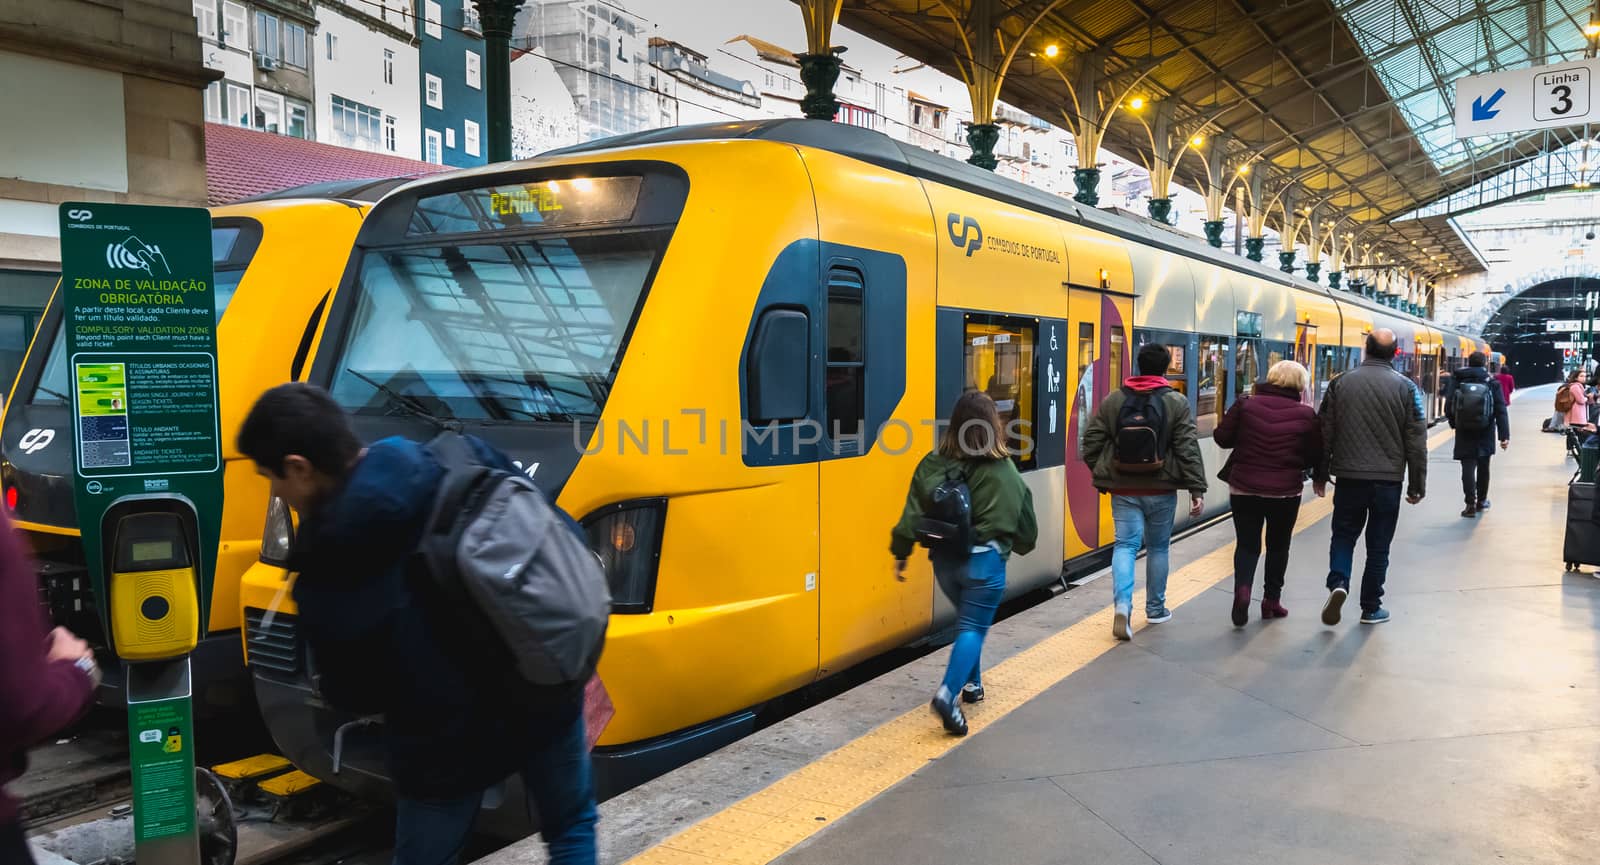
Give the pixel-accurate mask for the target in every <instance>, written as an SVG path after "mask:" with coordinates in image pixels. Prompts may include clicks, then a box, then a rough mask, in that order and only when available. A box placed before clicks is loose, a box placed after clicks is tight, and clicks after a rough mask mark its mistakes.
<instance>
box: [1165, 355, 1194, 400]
mask: <svg viewBox="0 0 1600 865" xmlns="http://www.w3.org/2000/svg"><path fill="white" fill-rule="evenodd" d="M1188 350H1189V346H1187V345H1184V344H1181V343H1174V342H1169V343H1167V351H1169V352H1171V353H1172V360H1171V361H1169V362H1168V363H1167V383H1168V384H1171V385H1172V389H1173V390H1175V391H1177V392H1178V393H1181V394H1183V395H1184V396H1188V395H1189V375H1188V373H1187V372H1186V371H1185V370H1184V359H1185V352H1187V351H1188Z"/></svg>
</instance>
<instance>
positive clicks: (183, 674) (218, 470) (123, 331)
mask: <svg viewBox="0 0 1600 865" xmlns="http://www.w3.org/2000/svg"><path fill="white" fill-rule="evenodd" d="M211 261H212V258H211V215H210V213H208V212H207V211H205V210H203V209H199V208H184V207H145V206H139V205H118V204H98V203H78V202H69V203H67V204H63V205H61V293H62V297H63V300H64V303H63V307H64V310H65V313H66V336H67V344H66V350H67V363H68V365H69V367H70V369H71V375H72V379H73V385H72V403H73V424H72V436H73V444H74V463H75V471H74V472H73V481H74V483H73V503H74V505H75V507H76V511H77V517H78V526H79V529H80V530H81V531H82V535H83V549H84V561H85V564H86V565H87V566H88V570H89V576H90V580H91V582H92V585H93V587H94V595H95V598H96V599H97V600H98V602H99V606H100V610H99V612H100V616H101V620H102V621H103V622H105V623H106V625H107V628H106V630H107V632H108V633H109V634H110V635H111V645H112V648H113V649H114V650H116V652H117V654H118V655H119V656H121V657H123V658H125V659H129V658H138V659H140V662H139V663H129V664H128V665H127V668H126V676H127V690H128V750H129V758H130V760H131V762H132V768H133V815H134V840H135V855H136V856H137V858H138V860H139V862H140V863H141V865H189V863H194V862H196V861H197V859H198V856H199V852H198V851H199V847H198V845H197V843H196V828H195V825H196V824H195V790H194V741H193V739H194V736H193V729H192V727H191V725H190V708H191V706H190V689H191V685H190V676H189V671H190V670H189V658H188V655H187V654H186V652H187V651H188V646H190V645H192V644H193V642H194V641H195V640H198V639H199V638H200V637H202V636H204V635H203V633H189V631H190V630H191V629H192V628H193V625H192V624H190V623H192V622H194V621H198V622H199V623H200V624H199V629H200V630H202V631H203V630H204V628H205V623H206V622H207V621H208V620H209V619H210V616H209V615H207V613H208V611H209V610H210V603H211V597H212V594H213V593H212V580H213V579H214V577H215V573H216V555H217V542H218V535H219V533H220V530H221V523H222V447H221V445H222V441H221V431H220V429H219V425H218V420H217V314H216V302H215V286H214V285H213V283H212V272H211ZM150 515H162V516H165V517H166V520H167V522H166V525H168V526H169V527H170V526H172V525H177V526H178V528H177V529H172V530H171V531H176V532H181V533H182V535H183V537H182V538H181V542H182V543H184V544H186V545H189V546H191V549H192V552H193V556H192V557H191V558H190V559H189V560H190V561H193V562H195V563H196V565H197V567H196V568H195V577H194V578H195V581H196V583H197V585H196V586H195V591H194V592H193V593H190V592H189V591H188V587H187V585H186V584H183V585H179V586H174V585H172V584H170V583H166V584H163V582H162V581H161V580H154V579H150V580H147V579H143V578H142V575H141V573H140V572H138V571H134V572H131V573H125V574H123V573H118V574H110V573H108V570H110V565H111V562H112V560H113V557H112V556H111V552H112V548H114V547H119V546H124V545H125V546H126V547H127V548H128V549H129V550H130V551H136V550H137V549H138V547H139V545H140V544H146V545H148V544H150V543H151V542H152V538H151V537H149V536H148V532H150V531H151V529H150V528H149V527H150V526H151V525H153V524H152V523H151V522H150ZM130 517H139V518H140V519H139V520H134V521H130V520H129V518H130ZM174 517H176V519H174ZM156 524H160V521H159V520H158V521H157V523H156ZM123 526H128V527H130V528H128V529H127V530H128V531H129V532H130V533H131V536H130V537H129V538H127V539H119V538H118V537H117V536H116V533H117V532H118V531H119V530H120V529H121V528H122V527H123ZM139 527H143V528H139ZM154 540H155V541H157V542H165V543H167V544H168V545H170V544H171V543H172V542H174V541H177V540H180V539H177V538H172V537H167V538H162V537H156V538H154ZM117 558H118V559H119V560H120V559H121V558H122V557H120V556H119V557H117ZM129 560H130V561H136V560H137V556H130V557H129ZM154 601H160V602H159V603H153V602H154ZM196 601H198V604H199V609H198V610H193V611H186V612H192V613H194V614H195V615H193V616H186V615H179V611H177V610H174V609H173V607H174V605H176V604H185V605H187V604H192V603H195V602H196Z"/></svg>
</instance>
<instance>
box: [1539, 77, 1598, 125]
mask: <svg viewBox="0 0 1600 865" xmlns="http://www.w3.org/2000/svg"><path fill="white" fill-rule="evenodd" d="M1533 116H1534V119H1535V120H1577V119H1580V118H1583V117H1587V116H1589V70H1588V69H1587V68H1585V67H1582V66H1575V67H1572V68H1570V69H1556V70H1552V71H1550V72H1541V73H1539V74H1538V75H1536V76H1534V82H1533Z"/></svg>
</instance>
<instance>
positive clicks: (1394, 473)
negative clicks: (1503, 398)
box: [1321, 328, 1428, 625]
mask: <svg viewBox="0 0 1600 865" xmlns="http://www.w3.org/2000/svg"><path fill="white" fill-rule="evenodd" d="M1398 348H1399V344H1398V342H1397V340H1396V338H1395V334H1394V331H1392V330H1389V329H1388V328H1379V329H1377V330H1375V331H1373V332H1372V333H1370V334H1368V335H1367V355H1366V359H1365V360H1364V361H1362V363H1361V366H1359V367H1356V368H1355V369H1353V370H1351V371H1349V372H1347V373H1345V374H1344V375H1341V376H1339V377H1338V378H1335V379H1334V380H1333V381H1332V382H1330V383H1329V384H1328V393H1327V395H1326V396H1324V397H1323V398H1322V412H1321V420H1322V438H1323V441H1325V442H1326V443H1327V448H1328V470H1329V472H1330V473H1332V475H1333V476H1334V477H1336V478H1338V481H1337V485H1336V487H1335V489H1334V493H1333V543H1332V545H1331V547H1330V549H1329V553H1328V559H1329V564H1328V601H1327V603H1326V604H1325V605H1324V606H1323V608H1322V621H1323V624H1327V625H1337V624H1339V611H1340V609H1341V608H1342V607H1343V606H1344V600H1345V597H1346V596H1348V595H1349V594H1350V572H1351V570H1352V567H1353V565H1354V562H1355V551H1356V539H1357V538H1359V537H1361V533H1362V527H1363V526H1365V528H1366V536H1367V565H1366V569H1365V571H1364V572H1363V573H1362V576H1361V622H1362V624H1366V625H1377V624H1382V623H1384V622H1387V621H1389V611H1388V610H1385V609H1383V582H1384V579H1385V578H1386V577H1387V576H1388V572H1389V544H1390V543H1391V542H1393V541H1394V532H1395V527H1396V525H1397V524H1398V523H1399V521H1400V483H1401V481H1402V480H1406V479H1408V478H1409V483H1408V485H1407V488H1406V501H1408V502H1410V503H1411V504H1413V505H1414V504H1416V503H1417V502H1420V501H1422V497H1423V495H1424V494H1425V493H1426V491H1427V489H1426V488H1427V480H1428V440H1427V434H1428V422H1427V420H1426V419H1425V415H1424V413H1423V410H1422V390H1421V389H1420V388H1418V387H1417V386H1416V384H1415V383H1413V382H1412V381H1411V379H1409V378H1406V377H1405V376H1403V375H1401V374H1400V373H1399V372H1397V371H1396V370H1395V368H1394V356H1395V352H1396V350H1397V349H1398Z"/></svg>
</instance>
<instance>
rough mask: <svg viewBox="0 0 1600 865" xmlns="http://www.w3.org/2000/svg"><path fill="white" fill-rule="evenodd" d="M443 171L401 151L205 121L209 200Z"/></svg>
mask: <svg viewBox="0 0 1600 865" xmlns="http://www.w3.org/2000/svg"><path fill="white" fill-rule="evenodd" d="M444 170H446V166H443V165H434V164H433V163H431V162H418V161H417V160H415V159H406V158H404V157H400V156H388V155H385V154H381V153H368V152H366V151H364V150H351V149H350V148H348V147H334V146H333V145H331V144H318V143H317V142H315V141H305V140H302V139H299V138H290V137H289V136H287V135H274V134H272V133H270V132H254V131H251V130H249V129H240V128H239V127H237V126H226V125H223V124H220V123H207V124H206V199H207V203H208V204H212V205H217V204H226V203H228V202H230V201H238V200H239V199H241V198H249V197H250V196H252V195H260V194H261V193H264V192H276V191H277V190H279V189H288V188H289V187H291V186H301V185H304V184H307V183H320V182H323V181H328V180H366V179H369V178H374V179H375V178H385V177H411V176H416V175H422V174H432V173H434V172H436V171H444Z"/></svg>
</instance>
